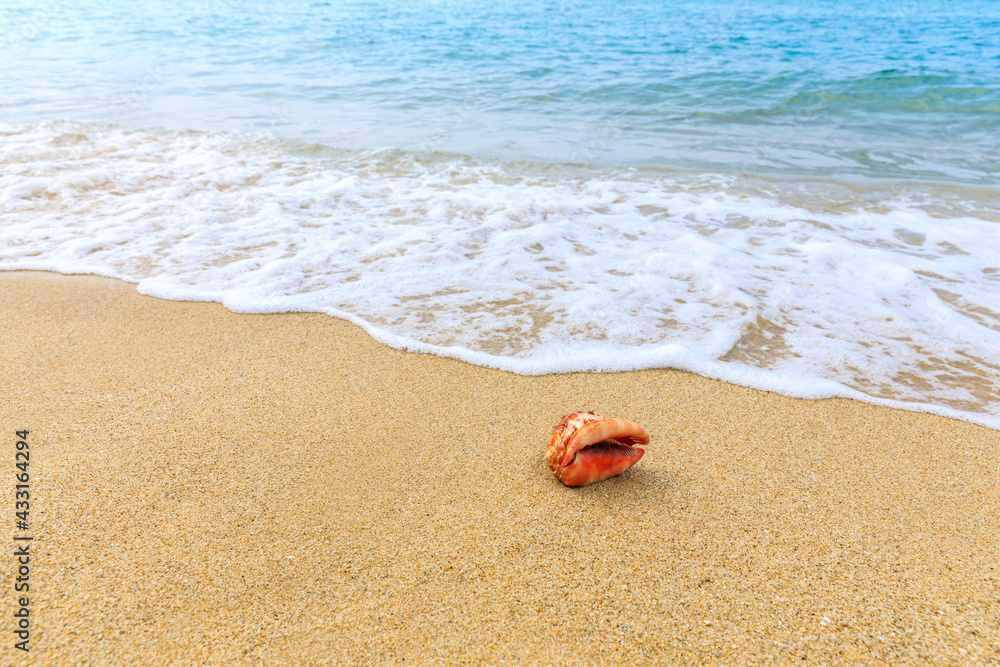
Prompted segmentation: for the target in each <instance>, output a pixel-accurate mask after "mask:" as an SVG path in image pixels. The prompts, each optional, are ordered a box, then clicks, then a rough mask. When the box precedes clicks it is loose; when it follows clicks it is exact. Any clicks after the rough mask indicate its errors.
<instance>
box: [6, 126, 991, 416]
mask: <svg viewBox="0 0 1000 667" xmlns="http://www.w3.org/2000/svg"><path fill="white" fill-rule="evenodd" d="M0 136H2V142H0V164H2V165H3V170H2V172H0V173H2V175H0V239H2V250H0V269H5V270H14V269H38V270H51V271H59V272H63V273H94V274H99V275H105V276H111V277H115V278H120V279H123V280H127V281H131V282H134V283H137V285H138V289H139V290H140V291H141V292H142V293H144V294H150V295H154V296H157V297H161V298H167V299H186V300H206V301H218V302H220V303H222V304H224V305H225V306H226V307H227V308H230V309H232V310H234V311H237V312H245V313H278V312H292V311H314V312H323V313H329V314H330V315H334V316H337V317H342V318H345V319H347V320H350V321H351V322H354V323H356V324H358V325H359V326H361V327H363V328H364V329H365V330H366V331H368V332H369V333H370V334H371V335H372V336H373V337H374V338H376V339H377V340H379V341H382V342H383V343H386V344H388V345H391V346H394V347H397V348H403V349H407V350H413V351H421V352H430V353H434V354H438V355H443V356H448V357H454V358H457V359H461V360H464V361H467V362H470V363H475V364H480V365H484V366H490V367H493V368H498V369H503V370H507V371H513V372H516V373H522V374H542V373H556V372H568V371H623V370H634V369H643V368H661V367H668V368H678V369H684V370H688V371H692V372H695V373H699V374H702V375H705V376H708V377H713V378H718V379H722V380H727V381H730V382H734V383H737V384H741V385H745V386H750V387H756V388H760V389H766V390H770V391H776V392H779V393H782V394H786V395H790V396H797V397H803V398H822V397H832V396H842V397H850V398H856V399H860V400H864V401H868V402H871V403H877V404H881V405H889V406H895V407H903V408H907V409H912V410H921V411H926V412H932V413H935V414H940V415H945V416H950V417H957V418H960V419H965V420H968V421H972V422H975V423H979V424H982V425H985V426H989V427H991V428H1000V362H998V361H997V359H996V351H997V350H1000V223H998V222H997V220H996V219H995V218H991V215H990V213H989V212H988V211H983V210H981V209H982V207H978V208H977V205H976V204H969V203H967V202H965V195H966V194H967V193H964V192H963V191H962V190H961V189H956V188H951V189H947V188H945V189H942V188H938V191H935V189H934V188H933V187H930V186H928V188H926V189H924V190H923V194H921V190H919V189H918V190H914V189H912V188H909V189H907V188H902V187H895V188H893V187H888V188H887V187H882V186H879V187H876V186H871V185H865V184H857V183H855V184H849V183H846V184H845V183H837V182H834V181H830V182H815V181H813V182H811V183H805V184H801V183H800V184H792V185H789V184H781V183H777V182H773V181H772V182H763V181H760V182H757V181H753V179H752V178H751V176H749V175H746V174H739V173H734V174H728V175H725V174H722V175H714V176H704V175H700V174H697V173H684V172H671V171H664V170H654V169H645V170H644V169H635V168H633V169H615V170H612V169H604V170H603V171H602V170H599V169H596V168H594V169H584V168H578V167H572V166H569V165H563V166H560V165H553V164H529V163H518V162H502V161H499V160H487V159H472V158H468V157H461V156H454V155H451V156H449V155H443V154H417V153H406V152H402V151H382V152H378V151H347V150H333V149H327V148H324V147H320V146H310V145H306V144H300V143H294V142H288V141H281V140H277V139H274V138H270V137H266V136H257V137H249V136H242V135H232V134H226V133H195V132H173V131H165V130H150V131H132V130H125V129H122V128H116V127H113V126H108V125H98V124H81V123H56V122H45V123H35V124H26V125H17V126H4V127H2V128H0ZM879 188H881V189H879ZM845 190H851V194H850V196H847V195H845V194H843V193H844V192H845ZM990 196H994V195H992V194H991V195H990ZM978 199H979V201H981V200H982V193H979V195H978Z"/></svg>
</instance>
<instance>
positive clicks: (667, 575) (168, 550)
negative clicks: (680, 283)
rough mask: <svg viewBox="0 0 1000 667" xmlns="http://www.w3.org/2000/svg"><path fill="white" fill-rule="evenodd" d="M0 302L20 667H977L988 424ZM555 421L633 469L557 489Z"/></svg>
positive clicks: (101, 301) (89, 284)
mask: <svg viewBox="0 0 1000 667" xmlns="http://www.w3.org/2000/svg"><path fill="white" fill-rule="evenodd" d="M0 285H2V286H3V289H2V290H0V294H2V296H0V302H2V303H3V309H4V312H3V315H4V317H3V319H2V322H3V323H2V324H0V327H2V330H3V340H4V341H5V345H4V351H3V358H4V363H3V369H4V370H3V371H2V372H3V373H4V376H5V379H6V384H7V387H8V391H7V392H5V397H4V400H2V401H0V414H2V417H3V420H2V422H3V423H4V424H6V425H7V426H6V428H8V431H10V433H9V434H8V435H12V434H13V431H14V430H15V429H20V428H30V429H31V434H32V439H33V440H32V442H33V445H32V447H33V449H32V451H33V456H36V457H37V458H33V459H32V466H33V468H32V469H33V472H34V474H35V475H36V478H35V479H34V481H33V488H34V489H36V490H37V496H36V498H35V499H34V500H33V507H34V508H36V509H34V510H33V511H34V514H33V531H34V535H35V547H36V548H37V549H39V551H40V552H41V553H42V554H43V556H41V557H40V558H39V560H38V563H37V567H36V569H35V570H34V571H33V572H32V576H33V581H38V582H39V584H38V592H37V594H36V596H35V597H34V598H33V599H32V604H33V605H35V606H34V607H33V613H35V614H36V618H37V619H38V621H37V625H36V626H35V631H34V632H33V634H32V652H31V654H30V656H31V660H32V661H33V662H35V661H40V662H47V663H50V664H61V663H63V664H64V663H72V662H74V661H78V662H85V663H91V662H107V663H118V664H139V663H142V662H149V661H156V660H160V661H164V660H172V661H178V662H192V663H196V662H207V661H210V662H213V663H216V664H221V663H239V664H242V663H245V662H251V661H261V660H263V661H266V662H278V661H290V662H298V663H304V662H309V663H315V664H327V663H329V664H365V663H370V662H378V663H395V662H402V661H404V660H405V661H406V662H411V661H418V662H426V661H429V660H431V659H440V660H443V661H445V662H448V663H454V662H460V661H467V662H473V663H477V662H486V661H491V660H497V659H504V660H508V661H517V662H522V661H526V662H539V663H555V662H559V663H574V662H579V663H593V662H597V661H603V662H607V661H613V662H621V663H622V664H643V663H650V662H658V661H659V662H663V661H666V662H683V661H688V662H699V661H710V662H725V663H740V662H743V663H745V662H762V661H764V660H769V659H773V660H777V661H779V662H789V663H790V662H793V661H794V662H801V660H802V659H803V658H804V659H807V660H810V661H813V662H818V661H822V662H834V663H845V664H846V663H851V662H857V661H873V660H893V661H919V660H935V661H948V660H950V661H961V662H976V661H981V662H989V661H992V660H1000V565H997V563H998V562H1000V558H998V556H1000V548H998V546H997V545H998V544H1000V519H998V518H997V516H996V513H995V508H996V507H998V506H1000V489H998V485H997V482H996V480H997V479H1000V433H998V432H996V431H992V430H990V429H988V428H985V427H982V426H977V425H974V424H971V423H968V422H964V421H957V420H952V419H947V418H943V417H937V416H934V415H931V414H927V413H916V412H908V411H903V410H896V409H890V408H884V407H878V406H875V405H871V404H867V403H861V402H858V401H854V400H849V399H820V400H805V399H792V398H787V397H784V396H781V395H778V394H772V393H768V392H763V391H759V390H754V389H747V388H743V387H739V386H736V385H730V384H726V383H723V382H720V381H716V380H710V379H707V378H703V377H700V376H696V375H693V374H690V373H686V372H683V371H676V370H649V371H630V372H622V373H614V374H588V373H569V374H565V375H547V376H520V375H515V374H513V373H509V372H504V371H497V370H492V369H488V368H483V367H478V366H472V365H469V364H467V363H464V362H460V361H456V360H453V359H448V358H442V357H437V356H432V355H429V354H420V353H410V352H403V351H399V350H395V349H392V348H389V347H386V346H384V345H382V344H380V343H377V342H376V341H374V340H372V339H371V338H370V337H369V336H368V334H366V333H365V332H364V331H362V330H361V329H360V328H359V327H357V326H355V325H353V324H350V323H348V322H346V321H343V320H339V319H336V318H333V317H330V316H327V315H323V314H309V313H293V314H280V315H246V314H236V313H232V312H230V311H228V310H226V309H225V308H224V307H223V306H222V305H220V304H217V303H205V302H176V301H164V300H160V299H156V298H154V297H149V296H143V295H140V294H138V293H137V292H136V290H135V287H134V286H133V285H131V284H128V283H124V282H121V281H117V280H113V279H109V278H98V277H94V276H65V275H61V274H49V273H36V272H0ZM577 410H593V411H595V412H597V413H599V414H602V415H605V416H610V417H621V418H624V419H629V420H632V421H636V422H639V423H641V424H643V425H644V426H646V428H647V429H649V431H650V432H651V434H652V436H653V440H652V443H651V445H650V446H649V448H648V449H647V453H646V456H645V457H643V459H642V461H641V462H640V463H639V464H638V465H637V466H636V467H635V468H633V469H632V470H630V471H628V472H627V473H625V474H623V475H622V476H620V477H617V478H614V479H612V480H608V481H606V482H602V483H599V484H595V485H592V486H589V487H584V488H582V489H568V488H565V487H563V486H561V485H560V484H559V483H558V482H557V481H556V480H555V479H554V478H553V477H552V476H551V475H550V474H549V473H548V471H547V469H546V467H545V464H544V461H543V460H542V453H543V450H544V444H545V441H546V439H547V437H548V433H549V430H550V429H551V427H552V426H553V425H554V424H555V423H556V422H557V421H558V420H559V418H560V417H561V416H562V415H563V414H567V413H569V412H575V411H577ZM8 439H9V438H8ZM12 484H13V483H11V486H10V487H8V488H9V490H8V494H9V495H10V496H11V500H13V487H12ZM4 576H5V578H6V579H5V581H4V586H5V587H6V590H8V591H12V583H11V581H10V579H11V570H10V568H9V567H8V568H5V570H4ZM12 595H13V593H11V592H9V593H8V596H7V597H8V599H10V598H11V596H12ZM10 604H13V603H10ZM12 643H13V642H8V643H7V644H6V645H5V646H4V647H3V649H2V651H0V655H2V656H3V658H4V660H3V662H4V663H5V664H9V663H11V662H12V661H14V662H16V661H17V660H18V659H21V656H19V655H18V654H19V653H20V652H19V651H14V649H13V646H12ZM18 664H20V663H18Z"/></svg>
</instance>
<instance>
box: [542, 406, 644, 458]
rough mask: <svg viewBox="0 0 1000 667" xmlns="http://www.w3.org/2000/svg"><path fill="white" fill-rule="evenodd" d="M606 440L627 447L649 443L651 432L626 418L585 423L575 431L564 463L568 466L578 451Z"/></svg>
mask: <svg viewBox="0 0 1000 667" xmlns="http://www.w3.org/2000/svg"><path fill="white" fill-rule="evenodd" d="M605 440H613V441H614V442H617V443H618V444H619V445H624V446H625V447H635V446H637V445H648V444H649V433H647V432H646V429H644V428H643V427H641V426H639V425H638V424H636V423H635V422H630V421H625V420H624V419H603V418H602V419H598V420H597V421H592V422H589V423H587V424H584V425H583V426H581V427H580V428H578V429H577V430H576V432H575V433H573V437H572V438H571V439H570V441H569V445H568V446H567V447H566V453H565V454H564V455H563V459H562V465H563V466H568V465H569V464H570V463H571V462H572V461H573V459H574V457H576V453H577V452H578V451H580V450H581V449H583V448H584V447H589V446H590V445H595V444H597V443H598V442H603V441H605Z"/></svg>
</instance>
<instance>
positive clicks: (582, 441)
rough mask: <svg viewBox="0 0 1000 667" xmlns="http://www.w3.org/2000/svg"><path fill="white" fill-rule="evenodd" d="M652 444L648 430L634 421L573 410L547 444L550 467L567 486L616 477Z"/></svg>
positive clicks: (553, 432)
mask: <svg viewBox="0 0 1000 667" xmlns="http://www.w3.org/2000/svg"><path fill="white" fill-rule="evenodd" d="M647 444H649V433H647V432H646V429H644V428H643V427H642V426H639V425H638V424H636V423H635V422H630V421H625V420H624V419H606V418H604V417H601V416H600V415H595V414H594V413H593V412H574V413H573V414H571V415H566V416H565V417H563V418H562V419H561V420H560V421H559V423H558V424H556V425H555V427H553V429H552V436H551V437H550V438H549V444H548V446H546V448H545V461H546V463H548V465H549V470H550V471H551V472H552V474H553V475H555V476H556V478H558V479H559V481H560V482H562V483H563V484H565V485H566V486H583V485H584V484H590V483H591V482H599V481H601V480H602V479H607V478H609V477H614V476H615V475H618V474H620V473H622V472H624V471H626V470H628V469H629V468H631V467H632V466H633V465H635V464H636V463H637V462H638V461H639V459H641V458H642V455H643V454H645V453H646V452H645V450H643V449H640V448H639V447H638V445H647Z"/></svg>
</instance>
